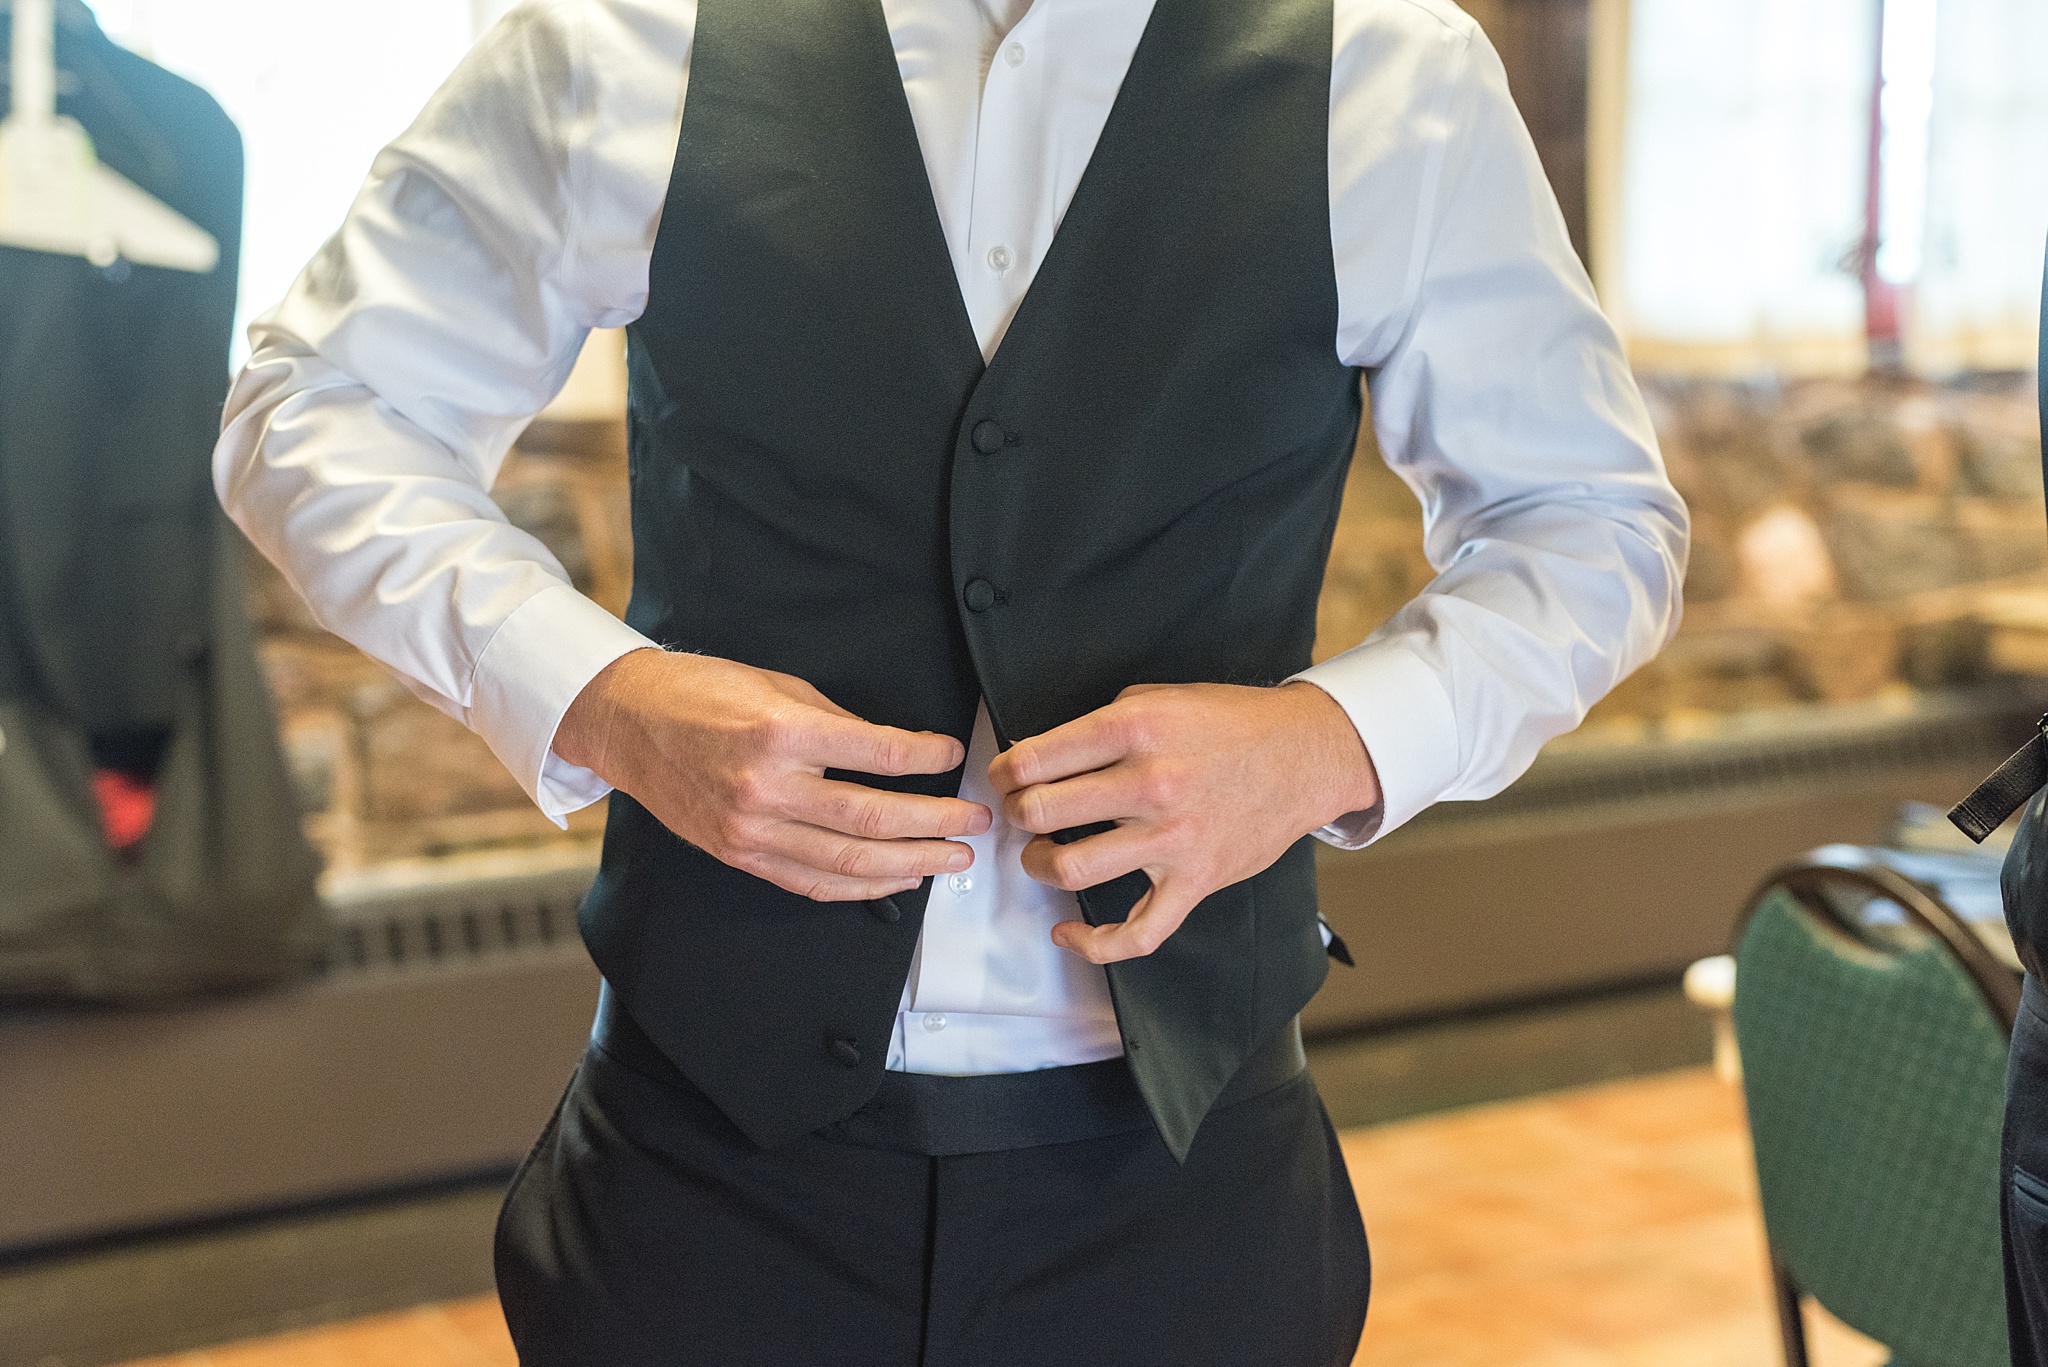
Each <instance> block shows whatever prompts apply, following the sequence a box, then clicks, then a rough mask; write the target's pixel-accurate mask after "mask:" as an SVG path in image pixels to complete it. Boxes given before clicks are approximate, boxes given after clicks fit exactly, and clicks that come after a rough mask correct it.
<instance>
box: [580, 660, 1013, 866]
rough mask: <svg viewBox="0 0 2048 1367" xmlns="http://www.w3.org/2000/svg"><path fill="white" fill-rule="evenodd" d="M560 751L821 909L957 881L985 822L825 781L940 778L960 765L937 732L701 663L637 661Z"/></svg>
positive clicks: (954, 744)
mask: <svg viewBox="0 0 2048 1367" xmlns="http://www.w3.org/2000/svg"><path fill="white" fill-rule="evenodd" d="M554 752H555V753H556V754H557V755H559V756H561V757H562V758H563V759H564V760H566V761H567V762H569V763H570V764H575V765H579V766H581V767H583V768H585V769H589V770H590V771H592V772H593V773H595V774H596V775H597V776H598V777H599V778H601V779H603V780H604V781H605V782H607V783H609V784H611V785H612V786H613V787H614V788H617V789H620V790H621V791H623V792H626V793H629V794H631V795H632V797H633V798H634V799H635V800H637V801H638V802H639V803H640V804H641V805H642V806H643V807H645V808H647V810H648V811H650V812H652V813H653V814H654V815H655V817H656V818H657V819H658V820H660V821H661V823H662V824H663V825H665V826H667V827H668V828H669V829H670V830H671V831H674V832H675V833H676V834H677V835H679V836H681V837H682V838H683V839H685V840H687V841H689V842H690V843H691V844H692V845H695V846H697V847H698V848H699V849H701V850H703V851H705V852H706V853H708V854H710V855H711V856H713V857H714V858H716V859H720V860H722V861H724V862H725V863H727V864H730V865H732V866H733V867H734V868H736V869H740V870H743V871H745V872H747V873H751V874H753V875H755V876H756V877H759V878H765V879H767V880H768V881H769V882H771V883H773V884H775V885H776V886H777V887H780V888H785V889H787V890H788V891H790V892H794V893H797V894H800V895H801V896H804V897H809V898H811V899H812V900H814V901H819V902H861V901H870V900H873V899H874V898H878V897H887V896H889V895H891V894H893V893H898V892H907V891H909V890H910V889H911V888H914V887H916V886H917V885H918V884H919V883H921V882H923V881H924V880H925V879H926V878H927V877H930V876H932V875H934V874H944V873H956V872H958V871H960V870H962V869H965V868H966V867H968V866H969V865H970V864H972V863H973V862H974V852H973V850H972V849H970V848H969V847H968V846H966V845H963V844H961V843H959V842H958V841H957V840H955V839H952V837H956V836H963V835H980V834H981V833H982V832H984V831H986V830H987V829H988V828H989V823H990V821H991V820H992V819H993V818H992V817H991V815H990V813H989V810H988V808H986V807H983V806H981V805H980V804H978V803H973V802H962V801H960V800H959V799H958V798H948V797H922V796H919V795H916V794H910V793H891V792H884V791H882V790H881V789H878V788H869V787H866V786H864V785H862V784H858V783H845V782H840V781H838V780H834V779H828V778H826V777H825V771H826V770H827V769H849V770H853V771H854V772H857V773H864V774H888V775H897V774H942V773H945V772H946V771H947V770H949V769H955V768H958V767H959V765H960V763H961V762H962V760H964V759H965V757H966V755H965V752H964V750H963V748H962V747H961V744H960V742H959V741H957V740H955V739H953V738H952V737H951V736H943V735H938V734H936V733H933V732H930V731H900V730H897V729H896V728H895V727H891V726H874V725H871V724H870V723H868V722H864V721H862V720H861V719H860V718H858V717H856V716H854V715H853V714H852V713H850V712H848V711H847V710H846V709H845V708H842V707H838V706H836V705H834V704H833V703H832V702H831V700H830V699H828V698H826V697H825V695H824V694H822V693H820V692H818V690H817V689H815V688H813V687H811V686H810V685H809V684H807V683H805V682H804V681H803V680H801V679H797V678H792V677H791V676H790V675H787V674H777V673H774V672H773V671H771V670H766V669H755V668H754V667H752V666H751V665H743V664H736V663H734V662H733V661H731V660H720V659H714V658H712V657H709V656H704V655H679V654H671V653H669V652H666V651H660V650H636V651H633V652H631V653H630V654H627V655H623V656H621V657H620V658H619V659H617V660H615V661H613V662H612V663H611V664H610V665H609V666H607V667H606V668H605V669H604V671H603V672H602V673H600V674H599V675H598V676H597V677H596V678H595V679H592V680H591V681H590V684H589V685H588V686H587V687H586V688H585V689H584V690H583V692H582V693H581V694H579V695H578V696H577V698H576V701H575V702H573V703H571V704H570V705H569V710H568V712H567V713H566V714H564V715H563V717H562V724H561V726H560V728H559V729H558V730H557V731H556V732H555V743H554Z"/></svg>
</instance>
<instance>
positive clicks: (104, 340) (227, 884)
mask: <svg viewBox="0 0 2048 1367" xmlns="http://www.w3.org/2000/svg"><path fill="white" fill-rule="evenodd" d="M8 8H9V7H8V6H7V5H6V4H4V3H0V15H5V14H7V12H8ZM58 14H59V23H58V33H57V57H58V67H59V70H60V72H61V73H62V74H61V76H60V82H59V87H58V89H59V111H58V112H59V113H60V114H63V115H68V116H69V117H72V118H75V119H77V120H78V121H79V122H80V123H81V124H83V125H84V126H85V128H86V131H87V132H88V133H89V134H90V135H91V136H92V138H93V141H94V143H95V145H96V149H97V151H98V154H99V158H100V160H101V162H102V163H103V164H105V165H106V166H108V167H110V168H112V169H113V170H115V171H118V172H119V173H120V174H122V175H124V176H126V177H127V178H128V179H129V180H131V181H133V182H135V183H136V184H137V185H139V186H141V187H142V188H143V189H144V190H146V191H148V192H149V193H150V194H151V195H153V196H154V197H156V198H157V199H158V200H160V201H162V202H163V203H165V204H167V205H169V206H170V207H171V208H173V209H176V210H177V211H178V212H179V213H181V214H183V215H184V216H185V217H186V218H188V219H190V220H191V221H192V222H194V223H196V224H198V225H199V226H200V227H202V228H205V229H206V230H207V231H208V232H210V233H211V234H213V236H214V237H215V239H216V240H217V241H218V242H219V243H220V245H221V258H220V263H219V265H218V266H217V267H216V268H215V269H214V270H213V271H212V272H211V273H210V274H206V275H199V274H192V273H187V272H181V271H171V270H162V269H155V268H151V267H145V266H135V265H131V264H130V263H127V262H125V261H119V260H117V261H115V262H113V263H112V264H111V265H109V266H105V267H100V266H96V265H94V264H92V263H90V262H88V261H86V260H83V259H79V258H73V257H68V256H59V255H54V254H50V253H44V252H34V251H25V250H20V249H15V248H9V247H0V1001H22V1000H76V1001H105V1002H140V1001H151V1000H162V999H166V998H172V997H177V996H183V995H189V994H194V993H203V992H209V991H217V990H222V989H227V988H234V987H244V986H251V985H255V984H260V983H265V982H271V981H276V980H278V979H280V978H283V977H286V976H289V975H292V974H294V973H297V972H300V971H303V970H304V969H306V968H307V967H308V966H310V965H311V964H312V963H313V962H314V960H315V958H316V956H317V954H318V951H319V948H320V945H321V942H322V938H323V927H322V917H321V911H320V904H319V901H318V898H317V896H316V893H315V878H316V875H317V873H318V860H317V857H316V856H315V855H314V853H313V851H312V849H311V847H310V846H309V845H308V844H307V843H306V840H305V838H304V836H303V835H302V834H301V832H300V828H299V809H298V803H297V801H296V799H295V796H294V794H293V791H292V786H291V782H290V777H289V774H288V772H287V770H286V766H285V763H284V759H283V756H282V754H281V752H280V747H279V745H278V739H277V729H276V722H275V718H274V716H273V712H272V708H271V704H270V699H269V696H268V694H267V692H266V691H265V688H264V685H263V680H262V677H261V675H260V673H259V671H258V669H257V665H256V658H255V647H254V640H253V633H252V631H251V628H250V625H249V622H248V619H247V615H246V611H245V608H244V604H243V590H242V580H241V561H240V556H241V553H242V548H241V541H240V537H239V534H238V533H236V532H235V531H234V530H233V528H232V527H231V526H230V524H228V522H227V521H226V519H225V518H224V517H223V516H222V515H221V513H220V510H219V507H218V505H217V504H216V502H215V500H214V497H213V490H212V484H211V476H210V473H209V456H210V452H211V450H212V446H213V441H214V436H215V432H216V430H217V427H218V423H219V417H220V403H221V398H222V395H223V393H224V392H225V387H226V382H227V375H228V345H229V338H230V335H231V332H232V327H233V318H234V307H235V275H236V265H237V260H238V255H239V238H240V226H241V212H242V209H241V199H242V153H241V140H240V136H239V134H238V133H237V132H236V131H235V128H234V125H233V124H232V123H230V122H229V121H228V119H227V116H226V115H225V114H224V113H223V112H222V111H221V109H220V107H219V106H218V105H217V104H215V103H214V102H213V100H212V99H211V98H209V97H208V96H207V95H206V94H204V93H203V92H202V91H200V90H199V89H198V88H197V87H195V86H192V85H190V84H188V83H186V82H184V81H182V80H180V79H178V78H176V77H174V76H172V75H170V74H169V73H168V72H165V71H163V70H162V69H161V68H158V67H156V66H154V65H152V64H150V63H149V62H146V61H144V60H143V59H141V58H140V57H137V56H135V55H133V54H131V53H129V52H126V51H124V50H123V49H121V48H119V47H118V46H116V45H115V44H114V43H112V42H111V41H109V40H108V39H107V38H106V37H105V35H103V34H102V33H101V32H100V30H99V28H98V27H97V25H96V24H95V23H94V21H93V19H92V16H91V14H90V12H89V11H87V10H86V9H85V7H84V6H83V5H81V4H78V3H77V0H60V4H59V7H58ZM7 39H8V34H7V30H6V26H5V25H4V24H0V61H4V54H5V53H6V49H7V47H8V41H7Z"/></svg>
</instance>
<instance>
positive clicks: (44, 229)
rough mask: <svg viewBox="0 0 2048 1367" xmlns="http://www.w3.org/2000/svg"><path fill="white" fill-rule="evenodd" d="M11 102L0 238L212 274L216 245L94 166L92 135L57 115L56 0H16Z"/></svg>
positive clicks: (101, 260)
mask: <svg viewBox="0 0 2048 1367" xmlns="http://www.w3.org/2000/svg"><path fill="white" fill-rule="evenodd" d="M13 7H14V50H13V54H12V57H13V63H12V79H13V82H14V84H13V101H12V108H11V109H10V110H9V111H8V115H7V118H6V119H5V120H4V121H0V245H5V246H9V247H26V248H28V249H29V250H31V251H39V252H55V253H57V254H59V255H62V256H82V257H84V258H85V259H86V260H88V261H90V262H92V263H93V264H94V265H96V266H111V265H113V264H114V262H116V261H118V260H127V261H132V262H134V263H135V264H136V265H138V266H161V267H165V268H167V269H170V270H178V271H193V272H196V273H198V274H200V275H205V274H208V273H209V272H211V271H212V270H213V268H214V267H215V266H217V265H219V264H220V243H218V242H216V241H215V240H214V238H213V235H212V234H211V233H209V232H207V231H206V230H205V229H204V228H201V227H199V226H198V225H197V224H195V223H193V222H192V221H191V220H190V219H188V218H186V217H185V216H184V215H182V214H180V213H178V212H177V211H176V210H175V209H172V208H170V207H169V206H168V205H166V204H163V203H161V202H160V201H158V200H156V199H153V198H151V197H150V195H149V194H148V192H146V191H144V190H143V189H142V188H141V187H140V186H138V185H136V184H135V183H134V182H133V181H130V180H128V179H127V178H126V177H123V176H121V175H118V174H117V173H115V172H114V171H112V170H110V169H108V168H107V167H105V166H102V165H100V159H99V156H98V154H97V153H96V152H95V151H94V150H93V145H92V138H91V137H90V136H89V135H88V134H87V133H86V131H85V129H84V128H83V127H82V126H80V124H79V123H78V121H77V120H76V119H69V118H65V117H64V116H63V115H60V114H59V113H57V46H56V29H57V17H56V7H55V3H54V0H13Z"/></svg>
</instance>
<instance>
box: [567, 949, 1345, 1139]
mask: <svg viewBox="0 0 2048 1367" xmlns="http://www.w3.org/2000/svg"><path fill="white" fill-rule="evenodd" d="M591 1041H592V1043H593V1044H595V1045H596V1046H597V1047H598V1048H599V1049H602V1050H603V1051H604V1052H605V1053H607V1054H609V1055H611V1057H612V1058H613V1059H615V1060H617V1061H618V1062H619V1063H621V1064H623V1065H625V1066H626V1067H628V1068H631V1069H633V1070H634V1071H635V1072H638V1073H641V1074H644V1075H646V1076H649V1077H652V1078H654V1079H656V1080H658V1081H663V1082H666V1083H668V1084H669V1085H671V1086H680V1087H686V1088H690V1089H691V1090H693V1091H694V1090H696V1089H695V1087H694V1086H693V1085H692V1084H691V1083H690V1081H689V1079H688V1078H686V1077H684V1076H683V1074H682V1073H681V1071H680V1070H678V1069H677V1068H676V1066H675V1065H674V1064H673V1063H671V1062H670V1061H669V1059H668V1058H667V1056H666V1055H664V1054H663V1053H662V1052H661V1050H660V1048H659V1047H657V1046H656V1045H655V1043H654V1041H653V1040H651V1039H649V1038H648V1037H647V1034H646V1032H645V1031H643V1030H642V1029H641V1028H640V1027H639V1025H638V1024H637V1023H636V1022H635V1021H634V1020H633V1018H632V1017H631V1016H630V1015H628V1014H627V1012H626V1010H625V1008H624V1007H623V1006H622V1005H621V1004H620V1002H619V999H618V994H617V993H615V992H613V991H612V990H611V989H610V988H609V987H607V988H606V989H605V991H604V994H603V996H602V997H601V998H600V999H599V1001H598V1010H597V1023H596V1025H595V1026H594V1027H593V1028H592V1031H591ZM1307 1066H1308V1059H1307V1056H1306V1055H1305V1054H1304V1053H1303V1052H1302V1047H1301V1022H1300V1020H1299V1018H1297V1019H1295V1020H1292V1021H1289V1022H1288V1023H1287V1025H1286V1026H1285V1027H1284V1028H1283V1029H1281V1030H1280V1031H1279V1032H1278V1033H1277V1034H1276V1035H1275V1036H1274V1037H1273V1038H1272V1039H1271V1040H1269V1041H1268V1042H1267V1043H1265V1044H1263V1045H1261V1046H1260V1047H1259V1048H1258V1049H1256V1050H1254V1051H1253V1053H1252V1055H1251V1057H1249V1058H1247V1059H1246V1060H1245V1062H1244V1065H1243V1066H1242V1067H1241V1068H1239V1069H1238V1071H1237V1076H1236V1077H1234V1078H1232V1079H1231V1081H1230V1085H1229V1086H1227V1087H1225V1088H1224V1089H1223V1094H1222V1095H1221V1096H1219V1097H1218V1098H1217V1099H1216V1105H1215V1107H1214V1108H1213V1109H1219V1110H1220V1109H1222V1108H1223V1107H1225V1106H1231V1105H1235V1104H1236V1103H1238V1102H1240V1101H1249V1100H1251V1099H1252V1098H1253V1097H1256V1096H1260V1095H1263V1094H1264V1093H1266V1092H1270V1091H1272V1090H1273V1089H1274V1088H1276V1087H1280V1086H1284V1085H1285V1084H1287V1083H1289V1082H1292V1081H1293V1080H1294V1079H1295V1078H1297V1077H1299V1076H1301V1074H1302V1072H1303V1071H1304V1070H1305V1069H1306V1068H1307ZM1151 1125H1152V1115H1151V1112H1150V1111H1149V1110H1147V1109H1146V1106H1145V1098H1144V1097H1143V1096H1142V1095H1141V1094H1140V1093H1139V1091H1138V1084H1137V1080H1136V1079H1135V1078H1133V1077H1132V1076H1131V1069H1130V1065H1129V1064H1128V1063H1127V1062H1125V1061H1124V1060H1123V1059H1120V1058H1114V1059H1105V1060H1103V1061H1102V1062H1100V1063H1082V1064H1077V1065H1074V1066H1072V1067H1067V1068H1043V1069H1039V1070H1037V1071H1035V1072H1029V1073H989V1074H983V1075H979V1076H974V1077H941V1076H938V1075H935V1074H929V1073H896V1072H890V1073H884V1074H883V1075H882V1085H881V1087H880V1088H879V1089H878V1090H877V1091H876V1093H875V1096H874V1098H873V1099H872V1100H871V1101H869V1102H868V1104H867V1105H865V1106H863V1107H861V1108H860V1110H858V1111H856V1112H854V1113H853V1114H852V1115H851V1116H848V1117H847V1118H846V1119H845V1120H842V1121H840V1122H838V1123H837V1124H834V1125H830V1126H827V1127H826V1128H825V1129H823V1130H821V1131H820V1132H819V1134H820V1135H821V1137H823V1138H827V1139H834V1140H838V1141H841V1142H844V1143H848V1144H858V1145H861V1146H862V1147H864V1148H874V1149H893V1150H896V1151H898V1152H904V1153H918V1154H926V1155H929V1156H932V1157H951V1156H956V1155H960V1154H969V1153H995V1152H1000V1151H1003V1150H1007V1149H1024V1148H1032V1147H1035V1146H1037V1145H1040V1144H1071V1143H1076V1142H1078V1141H1080V1140H1084V1139H1100V1138H1103V1137H1104V1136H1107V1135H1113V1134H1127V1133H1130V1132H1133V1131H1137V1130H1143V1129H1149V1128H1151Z"/></svg>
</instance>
